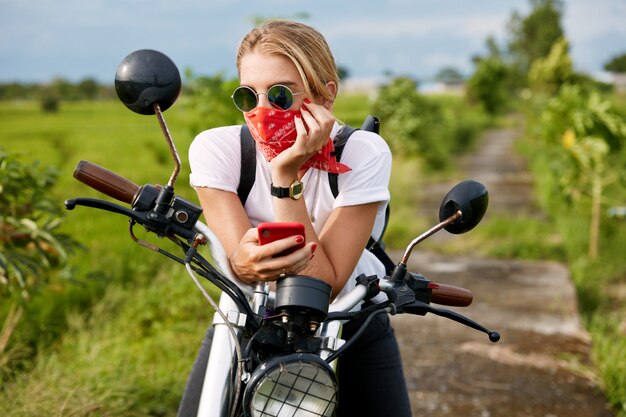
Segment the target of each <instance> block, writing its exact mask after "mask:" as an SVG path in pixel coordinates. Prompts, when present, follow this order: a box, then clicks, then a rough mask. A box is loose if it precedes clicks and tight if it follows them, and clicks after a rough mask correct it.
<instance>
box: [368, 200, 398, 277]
mask: <svg viewBox="0 0 626 417" xmlns="http://www.w3.org/2000/svg"><path fill="white" fill-rule="evenodd" d="M389 214H390V209H389V203H387V208H386V209H385V225H384V226H383V231H382V232H381V234H380V236H384V235H385V230H386V229H387V223H388V222H389ZM367 250H369V251H370V252H372V253H373V254H374V255H375V256H376V258H378V260H379V261H381V262H382V263H383V265H384V266H385V272H386V273H387V275H389V274H391V271H393V268H394V267H395V266H396V264H395V263H393V261H392V260H391V258H390V257H389V255H387V252H385V244H384V243H383V240H382V239H378V240H376V239H374V238H373V237H372V236H370V240H369V241H368V242H367Z"/></svg>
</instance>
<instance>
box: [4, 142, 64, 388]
mask: <svg viewBox="0 0 626 417" xmlns="http://www.w3.org/2000/svg"><path fill="white" fill-rule="evenodd" d="M56 178H57V172H56V170H55V169H53V168H45V167H41V166H40V165H39V164H37V163H34V164H32V165H26V164H23V163H22V162H21V161H19V160H18V159H17V158H16V157H15V156H12V155H9V154H7V153H5V152H4V151H2V150H1V149H0V284H1V285H0V301H2V304H1V305H0V307H1V308H0V317H3V318H4V326H3V327H2V332H1V333H0V380H2V379H4V378H5V376H6V375H9V374H11V373H12V372H13V370H14V369H13V368H14V366H13V365H12V364H13V362H14V361H15V359H17V358H18V357H19V358H21V357H23V356H25V355H27V353H25V351H24V349H22V348H19V347H18V345H19V344H15V343H13V344H11V343H9V342H10V339H11V336H12V335H13V334H14V332H15V330H16V328H17V326H18V323H19V322H20V319H21V317H22V315H23V314H24V307H25V305H26V304H27V303H28V302H29V301H30V300H31V298H32V296H33V294H36V293H37V292H39V291H40V290H41V289H42V288H43V287H44V285H46V284H48V283H49V282H50V279H51V277H52V276H53V273H54V271H58V270H60V269H61V268H62V267H63V265H64V264H65V261H66V260H67V256H68V253H69V252H70V251H71V250H72V249H74V248H75V247H76V243H75V242H74V241H73V240H72V239H71V238H69V237H68V236H66V235H65V234H63V233H61V232H59V226H60V225H61V223H62V219H63V216H62V215H61V208H60V207H58V206H57V205H56V202H55V201H54V200H53V199H52V197H51V195H50V192H51V188H52V186H53V185H54V183H55V181H56ZM18 353H19V354H18Z"/></svg>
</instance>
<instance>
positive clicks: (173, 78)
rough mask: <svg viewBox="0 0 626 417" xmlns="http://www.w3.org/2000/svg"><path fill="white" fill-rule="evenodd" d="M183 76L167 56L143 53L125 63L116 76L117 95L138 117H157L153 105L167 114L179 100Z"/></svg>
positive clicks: (137, 53)
mask: <svg viewBox="0 0 626 417" xmlns="http://www.w3.org/2000/svg"><path fill="white" fill-rule="evenodd" d="M181 84H182V83H181V79H180V72H178V68H177V67H176V65H175V64H174V62H173V61H172V60H171V59H170V58H168V57H167V56H166V55H165V54H163V53H161V52H159V51H154V50H151V49H140V50H138V51H135V52H132V53H130V54H129V55H128V56H126V58H124V59H123V60H122V62H121V63H120V65H119V66H118V67H117V71H116V73H115V91H116V92H117V96H118V97H119V99H120V100H121V101H122V103H124V105H125V106H126V107H128V108H129V109H131V110H132V111H134V112H135V113H139V114H154V113H155V110H154V104H155V103H158V104H159V107H160V109H161V111H165V110H167V109H168V108H169V107H170V106H171V105H172V104H174V102H175V101H176V99H177V98H178V94H179V93H180V89H181Z"/></svg>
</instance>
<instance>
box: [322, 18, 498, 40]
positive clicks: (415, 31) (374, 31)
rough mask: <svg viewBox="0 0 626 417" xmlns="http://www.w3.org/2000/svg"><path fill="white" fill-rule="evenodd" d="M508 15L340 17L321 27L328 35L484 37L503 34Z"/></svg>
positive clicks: (360, 36) (391, 37) (361, 36)
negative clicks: (323, 27) (347, 18)
mask: <svg viewBox="0 0 626 417" xmlns="http://www.w3.org/2000/svg"><path fill="white" fill-rule="evenodd" d="M508 18H509V17H508V16H502V15H486V14H480V15H475V16H445V17H434V18H433V17H399V18H398V17H396V18H394V17H386V18H385V17H382V18H374V17H371V18H367V19H358V20H356V19H355V20H347V21H346V20H343V21H342V23H341V24H333V25H328V26H326V28H325V29H324V30H323V31H324V33H325V34H326V36H327V37H329V38H332V37H358V38H378V39H395V38H400V37H406V36H410V37H425V36H432V34H433V33H447V34H449V35H454V36H458V37H466V36H470V37H472V38H480V39H481V40H484V38H485V37H486V36H488V35H491V34H500V35H501V34H503V33H504V32H505V30H506V22H507V21H508Z"/></svg>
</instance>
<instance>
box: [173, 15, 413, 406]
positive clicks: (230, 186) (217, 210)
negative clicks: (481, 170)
mask: <svg viewBox="0 0 626 417" xmlns="http://www.w3.org/2000/svg"><path fill="white" fill-rule="evenodd" d="M237 69H238V72H239V78H240V84H241V86H240V87H239V88H237V89H236V90H235V92H234V93H233V101H234V103H235V105H236V106H237V107H238V108H239V109H240V110H241V111H242V112H243V115H244V119H245V120H246V124H247V125H248V127H249V129H250V132H251V134H252V136H253V138H254V139H255V142H256V145H257V147H256V148H257V155H256V159H257V164H256V172H255V182H254V186H253V187H252V189H251V191H250V194H249V196H248V199H247V200H246V203H245V207H244V206H242V203H241V202H240V200H239V198H238V196H237V194H236V193H237V187H238V185H239V177H240V168H241V166H240V164H241V162H240V161H241V153H240V152H241V147H240V146H241V145H240V131H241V128H240V126H227V127H221V128H216V129H211V130H208V131H205V132H202V133H200V134H199V135H198V136H197V137H196V139H195V140H194V142H193V144H192V145H191V148H190V151H189V156H190V165H191V169H192V174H191V185H192V186H193V187H194V188H195V189H196V191H197V193H198V197H199V200H200V203H201V204H202V207H203V209H204V212H205V213H206V214H207V216H206V220H207V224H208V226H209V227H210V228H211V229H212V230H213V231H214V232H215V233H216V234H217V236H218V237H219V239H220V241H221V243H222V245H223V246H224V249H225V250H226V253H227V254H229V261H230V265H231V268H232V270H233V272H234V273H235V275H237V277H238V278H239V279H240V280H242V281H244V282H246V283H253V282H256V281H275V280H276V279H278V278H279V277H280V276H283V275H290V274H300V275H308V276H313V277H317V278H320V279H322V280H323V281H325V282H327V283H328V284H330V285H331V287H332V296H333V297H341V295H342V292H345V291H348V290H349V289H351V288H353V287H354V285H355V283H354V278H355V277H356V276H357V275H358V274H360V273H367V274H369V275H371V274H378V275H382V274H384V267H383V265H382V264H381V263H380V262H379V261H378V260H377V259H376V257H375V256H374V255H373V254H371V253H370V252H369V251H367V250H365V249H364V248H365V246H366V243H367V241H368V239H369V237H370V236H371V235H374V236H376V235H377V234H380V233H381V231H382V228H383V225H384V216H385V208H386V205H387V202H388V200H389V191H388V182H389V175H390V169H391V154H390V152H389V148H388V147H387V145H386V144H385V142H384V141H383V139H382V138H380V137H379V136H378V135H376V134H374V133H371V132H363V131H357V132H355V133H354V134H353V135H352V136H351V137H350V141H349V142H348V143H347V144H346V147H345V149H344V151H343V154H342V158H341V163H338V162H337V161H336V160H335V158H334V156H333V153H332V152H333V145H332V138H333V137H335V135H336V134H337V132H338V131H339V129H340V126H339V124H338V123H337V122H336V120H335V117H334V116H333V113H332V110H333V103H334V100H335V97H336V94H337V89H338V83H339V80H338V77H337V69H336V65H335V61H334V58H333V56H332V53H331V52H330V49H329V48H328V45H327V43H326V41H325V40H324V38H323V37H322V35H321V34H319V33H318V32H317V31H316V30H315V29H313V28H311V27H309V26H307V25H304V24H301V23H296V22H290V21H283V20H273V21H269V22H267V23H265V24H263V25H262V26H260V27H258V28H256V29H253V30H252V31H251V32H249V33H248V34H247V35H246V36H245V37H244V38H243V40H242V42H241V44H240V46H239V50H238V52H237ZM244 168H245V167H244ZM328 172H333V173H338V174H339V179H338V185H339V195H338V196H337V199H334V198H333V196H332V193H331V191H330V187H329V183H328ZM302 186H303V188H304V190H303V193H302V194H303V195H302V198H299V197H300V193H299V192H298V191H300V190H301V188H302ZM290 189H291V193H290V192H289V190H290ZM294 190H296V192H295V193H294ZM294 194H295V195H294ZM267 221H289V222H300V223H302V224H304V226H305V236H306V240H307V243H306V245H305V246H304V248H302V249H299V250H296V251H295V252H292V253H291V254H289V255H286V256H278V257H274V256H273V255H276V254H278V253H280V252H282V251H283V250H285V249H288V248H291V247H293V246H296V245H298V244H299V243H302V240H303V239H304V237H303V236H294V237H290V238H286V239H283V240H279V241H276V242H273V243H270V244H267V245H263V246H260V245H259V242H258V237H257V230H256V228H255V226H256V225H257V224H259V223H261V222H267ZM381 316H382V317H381ZM378 317H381V318H380V319H379V320H374V322H373V323H372V325H371V326H370V328H369V329H368V331H367V332H366V334H365V335H364V336H363V337H362V338H361V339H359V341H358V342H357V343H356V344H355V346H354V349H352V350H350V351H348V353H347V354H346V355H344V356H342V358H341V364H340V367H339V375H338V378H339V384H340V390H339V400H338V401H339V408H338V415H346V416H347V415H353V416H356V415H358V416H368V415H372V416H374V415H376V416H377V415H381V416H382V415H385V416H388V415H393V416H405V415H406V416H409V415H410V410H409V405H408V397H407V394H406V389H405V384H404V379H403V375H402V368H401V364H400V357H399V352H398V347H397V343H396V341H395V337H394V335H393V331H392V330H391V328H390V326H389V320H388V318H387V317H386V315H379V316H378ZM354 331H355V329H354V328H353V326H349V325H348V326H345V330H344V338H345V337H349V336H350V334H351V333H352V332H354ZM206 351H207V347H206V346H205V347H204V348H203V350H202V352H201V354H200V357H199V360H198V361H199V362H202V361H206V354H207V353H206ZM195 369H196V370H197V365H196V366H195ZM194 373H195V374H196V375H194ZM201 373H202V372H192V376H191V377H190V381H189V382H188V386H187V389H186V392H185V397H184V398H183V403H182V405H181V411H180V412H179V415H180V414H185V413H189V411H182V410H186V407H187V406H188V405H189V403H190V402H193V399H192V397H194V395H197V392H199V390H200V389H201V384H202V382H201V378H200V379H198V378H199V375H197V374H201ZM198 384H199V385H200V387H198ZM192 391H195V392H196V394H194V392H192ZM191 409H193V406H192V407H191ZM191 413H193V411H191Z"/></svg>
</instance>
